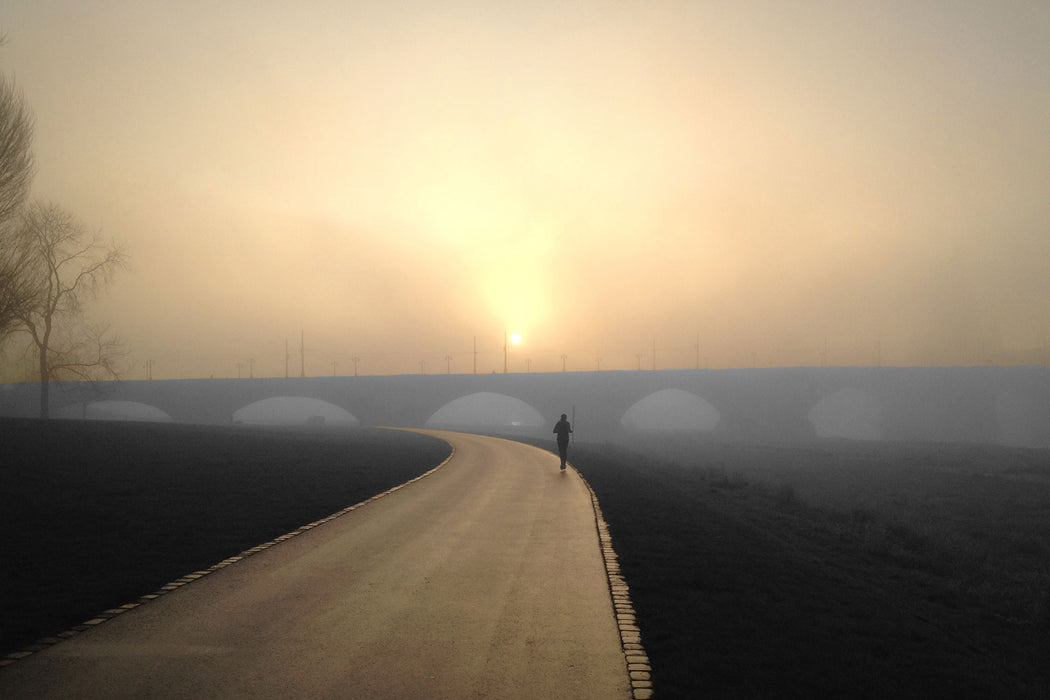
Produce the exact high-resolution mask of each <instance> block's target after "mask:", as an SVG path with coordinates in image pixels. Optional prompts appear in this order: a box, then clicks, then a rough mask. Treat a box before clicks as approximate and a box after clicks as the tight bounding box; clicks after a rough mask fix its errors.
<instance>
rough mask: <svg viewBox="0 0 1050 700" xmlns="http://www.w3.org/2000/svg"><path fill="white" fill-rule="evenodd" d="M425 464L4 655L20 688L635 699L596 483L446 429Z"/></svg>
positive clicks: (40, 693) (9, 676)
mask: <svg viewBox="0 0 1050 700" xmlns="http://www.w3.org/2000/svg"><path fill="white" fill-rule="evenodd" d="M433 434H434V435H437V436H439V437H442V438H444V439H446V440H448V441H449V442H451V443H452V444H453V446H454V447H455V449H456V453H455V456H454V457H453V458H452V460H451V461H449V462H448V464H446V465H445V466H444V467H442V468H441V469H439V470H438V471H436V472H435V473H433V474H431V475H430V476H428V477H427V478H425V479H422V480H420V481H417V482H415V483H413V484H410V485H409V486H407V487H405V488H403V489H401V490H399V491H396V492H394V493H392V494H389V495H387V496H385V497H383V498H381V499H378V500H376V501H374V502H372V503H370V504H368V505H367V506H364V507H362V508H359V509H357V510H355V511H352V512H350V513H348V514H346V515H344V516H342V517H339V518H336V519H334V520H332V521H330V522H328V523H326V524H324V525H322V526H319V527H317V528H314V529H312V530H309V531H308V532H305V533H304V534H302V535H300V536H298V537H294V538H292V539H289V540H287V541H285V542H282V543H281V544H279V545H276V546H274V547H271V548H269V549H266V550H264V551H262V552H260V553H258V554H255V555H254V556H251V557H249V558H246V559H244V560H242V561H239V562H237V563H235V564H233V565H231V566H228V567H226V568H224V569H220V570H218V571H216V572H214V573H212V574H209V575H208V576H205V577H204V578H201V579H200V580H198V581H195V582H193V583H191V584H189V585H187V586H184V587H182V588H180V589H178V590H176V591H174V592H172V593H170V594H168V595H166V596H163V597H161V598H159V599H157V600H155V601H153V602H151V603H149V604H147V605H144V606H142V607H139V608H136V609H134V610H131V611H130V612H127V613H125V614H123V615H120V616H118V617H116V618H114V619H112V620H110V621H108V622H106V623H104V624H102V625H100V626H98V627H96V628H94V629H92V630H89V631H87V632H84V633H82V634H80V635H78V636H76V637H74V638H72V639H70V640H67V641H65V642H62V643H60V644H57V645H55V646H53V647H51V648H49V649H47V650H45V651H43V652H40V653H38V654H34V655H33V656H30V657H28V658H26V659H23V660H22V661H19V662H18V663H16V664H13V665H11V666H9V667H7V668H4V669H0V697H3V698H9V697H10V698H16V697H17V698H35V697H56V698H70V697H78V698H102V697H105V698H144V697H151V698H153V697H164V698H208V697H212V698H218V697H223V698H229V697H253V698H276V697H281V698H358V697H361V698H600V699H602V700H606V699H611V698H629V697H630V693H631V691H630V681H629V680H628V677H627V672H626V669H625V667H624V657H623V654H622V652H621V651H620V643H619V636H618V633H617V626H616V623H615V620H614V617H613V613H612V606H611V603H610V597H609V590H608V585H607V580H606V576H605V571H604V567H603V563H602V557H601V553H600V548H599V544H598V537H597V534H596V531H595V526H594V516H593V511H592V509H591V504H590V499H589V494H588V492H587V489H586V486H585V485H584V484H583V482H582V481H581V480H580V479H579V477H578V476H576V475H575V473H573V472H567V473H560V472H559V471H558V463H557V458H556V457H555V456H554V455H552V454H550V453H548V452H544V451H542V450H538V449H536V448H533V447H529V446H525V445H521V444H518V443H514V442H508V441H504V440H498V439H495V438H483V437H478V436H473V435H464V434H458V433H441V432H434V433H433Z"/></svg>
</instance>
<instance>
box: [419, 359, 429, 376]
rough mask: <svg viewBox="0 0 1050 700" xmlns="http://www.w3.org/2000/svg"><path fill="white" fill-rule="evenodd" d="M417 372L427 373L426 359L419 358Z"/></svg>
mask: <svg viewBox="0 0 1050 700" xmlns="http://www.w3.org/2000/svg"><path fill="white" fill-rule="evenodd" d="M419 373H420V374H426V373H427V361H426V360H420V361H419Z"/></svg>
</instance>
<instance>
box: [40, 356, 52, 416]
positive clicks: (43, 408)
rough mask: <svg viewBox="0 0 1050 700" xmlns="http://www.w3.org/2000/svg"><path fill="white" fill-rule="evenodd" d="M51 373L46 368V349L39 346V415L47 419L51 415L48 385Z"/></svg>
mask: <svg viewBox="0 0 1050 700" xmlns="http://www.w3.org/2000/svg"><path fill="white" fill-rule="evenodd" d="M50 379H51V373H50V372H49V371H48V369H47V350H46V349H45V348H43V347H41V348H40V417H41V418H43V419H45V420H46V419H48V418H50V417H51V410H50V406H49V404H50V391H49V389H50V386H49V380H50Z"/></svg>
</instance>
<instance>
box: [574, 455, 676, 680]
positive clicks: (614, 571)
mask: <svg viewBox="0 0 1050 700" xmlns="http://www.w3.org/2000/svg"><path fill="white" fill-rule="evenodd" d="M569 466H570V467H572V470H573V471H574V472H576V475H577V476H579V477H580V480H581V481H583V483H584V485H585V486H586V487H587V490H588V491H589V492H590V494H591V505H592V506H593V507H594V522H595V525H596V526H597V529H598V540H599V542H600V543H601V548H602V558H603V559H604V560H605V573H606V576H607V577H608V579H609V594H610V595H611V597H612V603H613V612H614V614H615V615H616V626H617V628H618V629H619V633H620V649H621V650H622V651H623V656H624V666H625V667H626V670H627V676H628V678H630V679H631V697H632V698H633V700H651V698H654V697H656V695H655V694H654V691H653V682H652V669H651V668H650V666H649V656H648V655H647V654H646V653H645V648H644V647H643V646H642V637H641V628H639V626H638V620H637V618H636V617H635V614H634V605H633V604H632V603H631V595H630V588H629V587H628V585H627V580H626V579H625V578H624V577H623V575H622V574H621V573H620V563H619V561H618V560H617V558H616V550H615V549H613V544H612V537H611V536H610V534H609V524H608V523H606V522H605V516H603V515H602V509H601V506H599V505H598V495H597V494H595V493H594V489H593V488H591V485H590V483H589V482H588V481H587V479H585V478H583V474H580V472H579V470H578V469H576V467H574V466H573V465H572V464H571V463H570V464H569Z"/></svg>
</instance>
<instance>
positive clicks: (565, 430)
mask: <svg viewBox="0 0 1050 700" xmlns="http://www.w3.org/2000/svg"><path fill="white" fill-rule="evenodd" d="M551 432H552V433H557V434H558V454H559V455H561V470H562V471H565V457H566V455H567V454H568V452H569V434H570V433H572V426H571V425H569V420H568V416H566V415H565V414H564V413H563V414H561V420H560V421H558V422H557V423H556V424H555V425H554V430H552V431H551Z"/></svg>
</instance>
